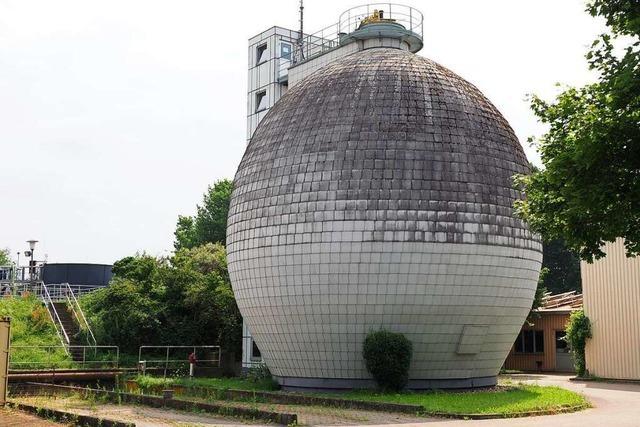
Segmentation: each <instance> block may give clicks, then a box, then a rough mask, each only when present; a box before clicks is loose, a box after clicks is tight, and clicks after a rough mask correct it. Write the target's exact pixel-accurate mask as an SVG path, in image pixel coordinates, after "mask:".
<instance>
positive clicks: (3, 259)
mask: <svg viewBox="0 0 640 427" xmlns="http://www.w3.org/2000/svg"><path fill="white" fill-rule="evenodd" d="M11 263H12V261H11V251H10V250H9V248H4V249H0V265H10V264H11Z"/></svg>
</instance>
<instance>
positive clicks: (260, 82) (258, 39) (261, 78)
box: [247, 27, 298, 142]
mask: <svg viewBox="0 0 640 427" xmlns="http://www.w3.org/2000/svg"><path fill="white" fill-rule="evenodd" d="M297 38H298V32H297V31H293V30H288V29H286V28H281V27H271V28H269V29H268V30H266V31H263V32H262V33H260V34H258V35H257V36H255V37H252V38H251V39H249V49H248V52H247V54H248V57H247V63H248V73H247V74H248V81H247V142H248V141H249V140H250V139H251V136H252V135H253V132H254V131H255V130H256V128H257V127H258V124H259V123H260V121H261V120H262V119H263V117H264V116H265V115H266V114H267V111H269V109H270V108H271V107H273V105H274V104H275V103H276V102H277V101H278V99H280V97H281V96H282V95H284V94H285V93H286V91H287V88H288V82H287V74H288V68H289V65H290V63H291V61H290V60H288V59H286V58H283V57H282V53H283V50H282V49H283V45H288V46H289V47H290V52H291V55H293V49H294V48H295V43H296V40H297ZM265 45H266V51H265V53H264V54H263V55H261V57H262V59H263V60H262V61H260V62H258V48H259V47H260V46H265ZM262 92H265V97H266V99H265V102H264V104H265V105H264V108H261V109H258V105H257V98H258V94H259V93H262Z"/></svg>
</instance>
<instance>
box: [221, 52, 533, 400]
mask: <svg viewBox="0 0 640 427" xmlns="http://www.w3.org/2000/svg"><path fill="white" fill-rule="evenodd" d="M527 171H528V163H527V159H526V157H525V155H524V152H523V150H522V147H521V146H520V144H519V143H518V140H517V138H516V136H515V135H514V133H513V131H512V129H511V127H510V126H509V124H508V123H507V122H506V120H505V119H504V118H503V117H502V115H501V114H500V113H499V112H498V111H497V110H496V108H495V107H494V106H493V105H492V104H491V103H490V102H489V101H488V100H487V99H486V98H485V97H484V96H483V95H482V93H480V91H478V89H477V88H476V87H474V86H473V85H471V84H470V83H468V82H467V81H465V80H463V79H462V78H461V77H459V76H457V75H456V74H454V73H452V72H451V71H449V70H448V69H446V68H444V67H442V66H440V65H438V64H436V63H434V62H433V61H430V60H428V59H426V58H423V57H419V56H416V55H414V54H412V53H409V52H406V51H402V50H397V49H389V48H376V49H368V50H363V51H360V52H358V53H354V54H352V55H349V56H346V57H344V58H342V59H339V60H337V61H335V62H333V63H331V64H329V65H328V66H326V67H324V68H322V69H320V70H318V71H317V72H315V73H314V74H312V75H310V76H309V77H307V78H306V79H304V80H303V81H301V82H300V83H299V84H297V85H295V86H293V87H292V88H291V89H290V90H289V92H288V93H287V94H286V95H284V96H283V97H282V98H281V99H280V100H279V101H278V102H277V103H276V105H275V106H274V107H273V108H272V109H271V110H270V111H269V112H268V114H267V115H266V117H265V118H264V119H263V121H262V122H261V124H260V126H259V127H258V129H257V130H256V132H255V134H254V136H253V138H252V140H251V142H250V143H249V145H248V147H247V151H246V153H245V154H244V157H243V159H242V162H241V164H240V166H239V169H238V172H237V174H236V177H235V187H234V191H233V195H232V201H231V208H230V212H229V222H228V230H227V251H228V262H229V273H230V276H231V282H232V285H233V290H234V293H235V296H236V299H237V302H238V306H239V307H240V311H241V313H242V316H243V317H244V320H245V321H246V322H247V324H248V326H249V328H250V330H251V332H252V334H253V336H254V339H255V341H256V342H257V344H258V346H259V347H260V351H261V353H262V356H263V358H264V361H265V362H266V364H267V365H268V367H269V368H270V369H271V372H272V373H273V374H274V375H275V376H276V377H277V378H278V380H279V381H280V383H281V384H283V385H284V386H285V388H289V389H297V388H350V387H371V386H373V385H374V383H373V381H372V379H371V376H370V375H369V373H368V372H367V370H366V368H365V364H364V360H363V357H362V343H363V341H364V339H365V336H366V334H367V333H368V332H369V331H372V330H377V329H380V328H384V329H387V330H391V331H394V332H400V333H402V334H404V335H405V336H406V337H407V338H409V339H410V340H411V342H412V343H413V348H414V352H413V360H412V363H411V368H410V382H409V387H412V388H431V387H443V388H447V387H454V388H455V387H474V386H486V385H492V384H495V381H496V380H495V378H496V375H497V374H498V371H499V369H500V367H501V365H502V363H503V362H504V359H505V357H506V356H507V353H508V352H509V349H510V348H511V345H512V344H513V342H514V339H515V337H516V335H517V334H518V331H519V330H520V327H521V326H522V324H523V321H524V319H525V317H526V315H527V313H528V311H529V309H530V308H531V303H532V299H533V296H534V292H535V289H536V282H537V280H538V274H539V270H540V265H541V261H542V253H541V244H540V241H539V240H538V238H537V237H535V236H533V235H532V234H531V233H530V232H529V231H528V229H527V227H526V225H525V224H524V223H523V222H522V221H520V220H519V219H517V218H516V217H515V216H514V213H513V208H512V206H513V202H514V201H515V200H516V199H518V198H520V197H521V194H520V193H518V192H517V191H515V190H513V189H512V176H513V175H514V174H517V173H523V172H527Z"/></svg>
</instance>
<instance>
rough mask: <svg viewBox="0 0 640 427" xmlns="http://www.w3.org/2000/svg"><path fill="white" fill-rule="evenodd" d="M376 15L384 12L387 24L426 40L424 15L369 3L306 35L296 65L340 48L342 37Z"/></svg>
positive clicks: (393, 5) (412, 9) (384, 4)
mask: <svg viewBox="0 0 640 427" xmlns="http://www.w3.org/2000/svg"><path fill="white" fill-rule="evenodd" d="M374 11H378V12H381V11H382V12H383V16H384V19H383V21H385V22H394V23H396V24H399V25H402V26H403V27H404V28H405V29H406V30H408V31H410V32H412V33H414V34H415V35H417V36H418V37H420V38H421V39H422V37H423V27H424V17H423V15H422V12H420V11H419V10H417V9H414V8H413V7H411V6H405V5H402V4H397V3H369V4H365V5H361V6H356V7H352V8H351V9H348V10H346V11H345V12H343V13H342V14H341V15H340V18H339V19H338V22H336V23H334V24H331V25H329V26H327V27H325V28H323V29H321V30H319V31H316V32H315V33H313V34H304V35H303V37H302V47H300V46H297V48H296V50H295V51H294V56H295V59H294V62H295V63H300V62H303V61H306V60H308V59H310V58H313V57H315V56H317V55H320V54H322V53H324V52H326V51H328V50H331V49H334V48H336V47H338V46H339V45H340V37H341V36H343V35H347V34H349V33H352V32H354V31H356V30H357V29H359V28H360V25H361V24H362V21H363V20H364V19H365V18H367V17H371V16H372V15H373V13H374Z"/></svg>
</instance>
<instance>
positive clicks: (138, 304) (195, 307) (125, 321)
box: [81, 243, 242, 355]
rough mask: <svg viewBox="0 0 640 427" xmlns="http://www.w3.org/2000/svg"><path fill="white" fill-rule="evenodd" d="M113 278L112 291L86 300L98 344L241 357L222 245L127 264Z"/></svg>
mask: <svg viewBox="0 0 640 427" xmlns="http://www.w3.org/2000/svg"><path fill="white" fill-rule="evenodd" d="M113 272H114V278H113V279H112V282H111V284H110V286H109V287H107V288H105V289H102V290H99V291H96V292H92V293H90V294H88V295H86V296H83V297H82V302H81V303H82V305H83V308H84V309H85V310H86V313H87V314H88V317H89V322H90V323H91V324H92V325H93V327H94V332H95V333H96V338H97V339H98V341H99V342H101V343H104V344H113V345H118V346H120V347H121V348H122V349H123V350H124V351H126V352H135V351H137V349H138V346H140V345H147V344H150V345H154V344H157V345H211V344H219V345H221V346H222V348H223V350H224V351H227V352H234V353H235V354H236V355H240V353H241V348H242V347H241V346H242V344H241V340H242V320H241V317H240V312H239V311H238V307H237V306H236V303H235V299H234V297H233V292H232V291H231V285H230V283H229V274H228V272H227V262H226V254H225V249H224V246H222V245H221V244H212V243H208V244H205V245H202V246H198V247H194V248H191V249H187V248H184V249H179V250H177V251H176V253H175V255H174V256H173V257H171V258H167V259H164V258H160V259H158V258H154V257H150V256H148V255H144V254H143V255H136V256H134V257H127V258H123V259H122V260H120V261H118V262H116V263H115V264H114V268H113Z"/></svg>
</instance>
